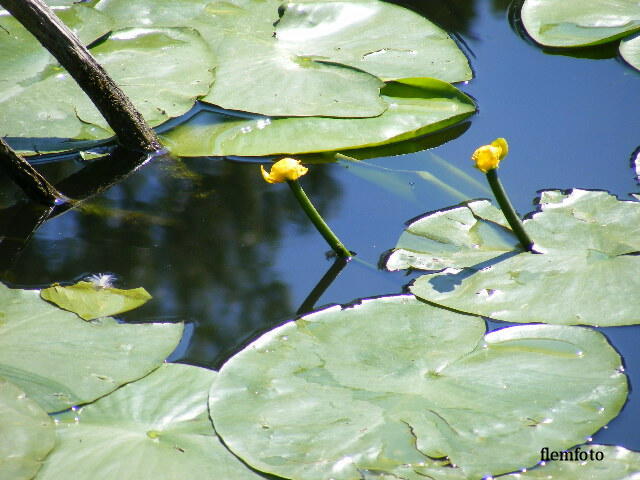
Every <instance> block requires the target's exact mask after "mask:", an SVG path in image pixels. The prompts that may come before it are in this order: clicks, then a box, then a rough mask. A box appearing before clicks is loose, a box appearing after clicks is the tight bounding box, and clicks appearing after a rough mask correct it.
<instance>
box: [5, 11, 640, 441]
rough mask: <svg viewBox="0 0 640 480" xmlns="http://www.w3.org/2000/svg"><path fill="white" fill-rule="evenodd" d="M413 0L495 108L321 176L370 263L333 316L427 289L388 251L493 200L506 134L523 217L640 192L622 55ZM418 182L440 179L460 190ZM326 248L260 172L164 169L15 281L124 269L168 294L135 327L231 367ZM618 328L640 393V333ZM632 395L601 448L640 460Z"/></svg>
mask: <svg viewBox="0 0 640 480" xmlns="http://www.w3.org/2000/svg"><path fill="white" fill-rule="evenodd" d="M399 3H405V4H411V3H412V4H413V5H414V7H415V8H416V9H417V10H422V11H425V12H427V13H429V14H430V15H431V16H432V17H431V18H437V19H438V21H439V23H441V24H442V25H443V26H445V27H447V28H449V29H450V30H452V31H453V32H454V33H456V34H458V35H459V37H460V40H461V42H463V43H464V45H466V47H464V48H467V50H466V53H467V54H468V55H469V56H470V59H471V62H472V66H473V68H474V71H475V75H476V78H475V79H474V80H472V81H471V82H469V83H468V84H467V85H463V86H461V88H462V89H463V90H464V91H465V92H467V93H468V94H471V95H472V96H474V97H475V98H476V99H477V101H478V104H479V108H480V111H479V114H477V115H476V116H474V117H473V118H472V119H471V123H470V126H469V128H468V130H467V131H466V132H465V133H464V134H463V135H462V136H460V137H459V138H457V139H455V140H453V141H451V142H449V143H447V144H445V145H442V146H440V147H438V148H435V149H433V150H430V151H427V152H421V153H416V154H410V155H405V156H400V157H393V158H380V159H375V160H369V161H367V164H366V165H361V166H359V167H355V166H351V167H349V168H347V166H346V165H345V164H333V165H319V166H315V167H312V169H311V172H310V173H309V175H307V176H306V177H305V179H304V186H305V189H306V190H307V193H308V194H309V196H310V197H311V198H312V199H313V200H314V202H315V203H316V206H317V207H318V209H319V210H320V211H322V212H323V213H324V214H325V216H326V219H327V220H328V222H329V223H330V224H331V225H332V226H333V227H334V230H335V231H336V232H337V233H338V235H339V236H340V237H341V238H342V240H343V241H344V242H345V243H346V244H347V246H348V247H349V248H350V249H351V250H354V251H356V252H357V253H358V256H357V260H356V261H353V262H351V263H350V264H348V265H347V266H346V268H345V269H344V270H343V271H342V273H341V274H340V275H339V276H338V278H337V279H336V280H335V282H333V284H331V286H330V287H329V288H328V290H327V291H326V292H325V293H324V295H322V297H321V298H320V299H319V301H318V303H317V306H320V305H325V304H330V303H345V302H350V301H352V300H353V299H356V298H358V297H368V296H374V295H381V294H393V293H400V292H401V291H402V290H403V287H404V286H405V285H406V284H407V283H408V282H409V281H410V279H411V278H410V277H406V276H405V275H404V274H402V273H388V272H383V271H381V270H379V269H378V267H377V265H378V262H379V259H380V256H381V255H382V254H383V253H384V252H385V251H386V250H388V249H390V248H392V247H393V246H394V245H395V242H396V240H397V238H398V236H399V234H400V232H401V230H402V228H403V224H404V222H405V221H406V220H408V219H410V218H413V217H415V216H417V215H420V214H421V213H423V212H425V211H430V210H435V209H438V208H442V207H445V206H448V205H452V204H455V203H458V202H459V201H461V200H463V199H466V198H472V197H482V196H484V197H486V196H488V194H487V193H486V192H485V190H484V189H483V186H482V184H481V183H480V184H478V183H475V182H478V181H480V180H482V177H481V176H480V174H479V173H478V172H476V171H474V170H473V169H472V168H471V162H470V160H469V156H470V154H471V152H472V151H473V150H474V149H475V148H476V147H477V146H479V145H482V144H485V143H488V142H489V141H491V140H493V139H494V138H495V137H498V136H502V137H506V138H507V139H508V140H509V143H510V146H511V153H510V155H509V157H508V158H507V160H506V161H505V163H504V164H503V166H502V168H501V170H500V173H501V177H502V180H503V183H504V184H505V186H506V187H507V189H508V190H509V192H510V194H511V196H512V198H513V200H514V202H515V203H516V206H517V208H518V209H519V210H520V211H521V213H525V212H527V211H529V210H531V208H532V200H533V198H534V197H535V194H536V191H537V190H540V189H544V188H563V189H564V188H570V187H580V188H589V189H607V190H609V191H611V192H613V193H616V194H617V195H619V197H620V198H628V193H630V192H638V185H637V184H636V182H635V178H634V171H633V169H632V168H631V167H630V158H631V155H632V152H633V151H634V150H635V149H636V148H637V147H638V145H639V144H640V135H639V132H640V120H639V118H640V115H639V114H640V95H639V94H638V90H639V88H640V75H639V74H638V73H637V72H634V71H633V70H632V69H631V68H629V67H627V66H625V65H624V63H623V62H622V61H621V60H619V59H617V58H615V57H613V58H606V57H610V56H611V55H612V54H614V55H615V50H613V51H612V50H611V49H607V48H604V49H599V50H597V51H588V52H582V53H583V55H586V56H590V57H605V58H602V59H595V58H573V57H569V56H563V55H557V54H554V53H545V52H543V51H541V50H540V49H538V48H536V47H535V46H533V45H531V44H529V43H527V41H525V40H523V39H522V38H520V37H519V36H518V35H517V34H516V33H515V32H514V30H513V29H512V28H511V27H510V24H509V20H508V12H507V4H508V2H505V1H494V2H489V1H476V2H473V1H457V2H420V3H419V2H410V1H409V0H407V1H406V2H401V1H400V2H399ZM423 3H424V4H426V5H423ZM450 166H453V167H455V168H454V169H453V170H452V168H451V167H450ZM74 168H77V165H74V164H73V163H70V164H67V165H62V166H61V165H56V166H55V167H48V168H47V171H48V173H49V174H50V175H63V174H64V173H65V171H68V170H72V169H74ZM455 169H457V171H456V170H455ZM407 171H422V172H429V173H430V174H431V175H433V176H435V177H436V178H438V179H440V180H442V181H443V182H445V183H446V184H447V185H448V187H443V186H442V185H441V184H439V183H438V182H434V181H428V180H426V179H425V178H423V177H421V176H419V175H417V174H415V173H410V172H407ZM461 172H462V173H461ZM465 175H466V177H465ZM326 251H327V247H326V244H325V243H324V241H323V240H322V239H321V238H320V237H319V235H318V234H317V233H316V232H315V231H314V230H312V228H311V227H310V225H309V224H308V223H307V221H306V219H305V217H304V216H303V214H302V212H301V211H300V210H299V208H298V206H297V204H295V203H294V200H293V198H292V196H291V194H290V192H289V191H288V189H287V187H286V185H275V186H274V185H267V184H266V183H265V182H264V181H263V180H262V179H261V177H260V175H259V170H258V167H257V166H256V165H254V164H247V163H239V162H232V161H228V160H227V161H225V160H220V159H207V158H204V159H183V160H181V161H172V160H161V161H156V162H152V163H151V164H150V165H147V166H145V167H144V168H143V169H141V171H140V172H138V173H136V174H135V175H133V176H131V177H130V178H128V179H127V180H126V181H124V182H122V183H120V184H118V185H116V186H115V187H113V188H111V189H110V190H108V191H107V192H106V193H104V194H103V195H101V196H99V197H97V198H95V199H93V200H91V201H90V202H88V203H86V204H85V205H84V206H83V207H82V208H81V209H79V210H74V211H70V212H67V213H66V214H64V215H61V216H59V217H57V218H55V219H53V220H51V221H49V222H47V223H46V224H44V225H43V226H42V227H41V228H40V229H39V230H38V231H37V233H36V234H35V235H34V237H33V238H32V239H31V241H30V242H29V243H28V244H27V246H26V248H25V249H24V251H23V252H22V254H21V255H20V257H19V258H18V259H17V261H16V262H15V264H14V265H13V266H12V267H11V269H10V270H9V271H8V272H6V273H5V274H4V277H3V278H2V280H4V281H7V282H11V283H12V284H15V285H33V286H35V285H42V284H46V283H51V282H63V281H71V280H73V279H75V278H77V277H79V276H81V275H84V274H89V273H98V272H113V273H115V274H117V275H118V276H119V277H120V281H119V283H118V284H117V285H118V286H120V287H123V288H128V287H137V286H144V287H145V288H146V289H147V290H149V292H150V293H151V294H152V295H153V296H154V299H153V301H151V302H150V303H149V304H147V305H146V306H144V307H143V308H141V309H139V310H138V311H135V312H131V313H130V314H127V315H125V316H124V318H125V319H126V320H128V321H150V320H156V321H166V320H183V321H185V322H187V325H188V327H187V335H186V336H185V338H184V340H183V342H182V344H181V345H180V347H179V348H178V350H177V351H176V353H175V354H174V355H173V357H172V359H173V360H179V361H183V362H188V363H194V364H198V365H205V366H210V367H217V366H219V365H220V363H221V362H222V361H223V360H224V359H225V358H226V357H227V356H228V355H229V354H230V353H231V352H233V351H235V350H236V349H237V348H239V346H240V345H242V343H243V342H245V341H246V340H247V339H249V338H251V337H252V336H254V335H255V334H256V332H259V331H261V330H263V329H267V328H269V327H271V326H273V325H276V324H278V323H280V322H282V321H284V320H286V319H289V318H292V317H293V316H295V312H296V311H297V309H298V307H299V306H300V305H301V304H302V303H303V301H304V299H305V298H306V297H307V295H308V294H309V292H310V291H311V290H312V289H313V287H314V286H315V284H316V282H318V280H319V279H320V278H321V277H322V276H323V275H324V273H325V272H326V270H327V269H328V268H329V267H330V266H331V260H329V259H327V258H326V256H325V253H326ZM501 326H504V324H500V325H498V324H496V325H493V326H492V328H497V327H501ZM603 332H604V333H605V334H606V335H607V336H608V338H609V339H610V340H611V342H612V343H613V344H614V346H615V347H616V348H617V349H618V351H619V352H620V353H621V354H622V355H623V357H624V359H625V364H626V367H627V373H628V375H629V378H630V382H631V386H632V388H634V387H635V386H636V385H638V382H639V381H640V357H639V355H638V353H637V347H636V346H637V345H638V344H639V341H640V327H622V328H608V329H603ZM629 398H630V400H629V402H628V403H627V405H626V407H625V409H624V411H623V413H622V415H621V416H620V417H618V418H617V419H616V420H614V421H613V422H612V423H611V425H610V426H609V428H608V429H606V430H603V431H602V432H600V433H598V434H597V435H596V436H595V438H594V441H597V442H600V443H616V444H621V445H623V446H625V447H628V448H632V449H636V450H640V431H639V429H638V428H637V427H638V421H637V419H638V418H640V397H638V395H637V392H636V391H635V390H632V392H631V395H630V397H629Z"/></svg>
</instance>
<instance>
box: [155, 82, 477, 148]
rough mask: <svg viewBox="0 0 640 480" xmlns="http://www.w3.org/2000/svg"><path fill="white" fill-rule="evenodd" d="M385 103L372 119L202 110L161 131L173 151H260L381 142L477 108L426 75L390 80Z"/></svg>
mask: <svg viewBox="0 0 640 480" xmlns="http://www.w3.org/2000/svg"><path fill="white" fill-rule="evenodd" d="M382 94H383V97H382V98H383V99H384V100H385V101H386V102H387V103H388V104H389V108H388V109H387V110H386V111H385V112H384V113H383V114H382V115H380V116H379V117H373V118H358V119H356V118H325V117H303V118H270V117H247V116H246V115H245V116H232V114H231V113H224V112H220V111H210V110H203V111H200V112H199V113H197V114H196V116H194V117H193V118H192V119H191V120H190V121H189V122H187V123H184V124H182V125H179V126H178V127H176V128H174V129H173V130H171V131H169V132H167V133H165V134H164V135H162V136H161V138H162V142H163V144H164V145H166V146H167V147H168V148H169V149H170V150H171V152H172V153H173V154H174V155H177V156H185V157H197V156H224V155H242V156H260V155H272V154H279V153H289V154H293V153H309V152H321V151H332V150H339V149H350V148H361V147H369V146H374V145H384V144H387V143H392V142H398V141H402V140H407V139H411V138H416V137H419V136H421V135H424V134H426V133H429V132H433V131H435V130H439V129H441V128H444V127H447V126H449V125H452V124H455V123H457V122H459V121H461V120H463V119H465V118H467V117H469V116H470V115H471V114H472V113H474V112H475V104H474V103H473V101H472V100H471V99H470V98H469V97H468V96H466V95H465V94H464V93H462V92H461V91H459V90H458V89H456V88H455V87H453V86H451V85H449V84H448V83H445V82H442V81H440V80H435V79H428V78H413V79H404V80H401V81H397V82H390V83H389V84H387V86H386V87H385V88H384V89H383V90H382Z"/></svg>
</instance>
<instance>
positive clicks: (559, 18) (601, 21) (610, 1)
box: [522, 0, 640, 47]
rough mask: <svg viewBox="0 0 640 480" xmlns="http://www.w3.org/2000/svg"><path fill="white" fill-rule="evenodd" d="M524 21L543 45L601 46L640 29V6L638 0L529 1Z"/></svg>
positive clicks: (523, 7) (523, 14)
mask: <svg viewBox="0 0 640 480" xmlns="http://www.w3.org/2000/svg"><path fill="white" fill-rule="evenodd" d="M522 22H523V24H524V27H525V28H526V29H527V33H529V35H530V36H531V37H532V38H533V39H534V40H535V41H536V42H538V43H540V44H542V45H546V46H550V47H582V46H587V45H597V44H599V43H606V42H610V41H612V40H615V39H618V38H620V37H623V36H626V35H628V34H630V33H633V32H634V31H636V30H639V29H640V5H639V4H638V2H637V1H636V0H580V1H574V2H570V1H566V0H526V1H525V2H524V4H523V6H522Z"/></svg>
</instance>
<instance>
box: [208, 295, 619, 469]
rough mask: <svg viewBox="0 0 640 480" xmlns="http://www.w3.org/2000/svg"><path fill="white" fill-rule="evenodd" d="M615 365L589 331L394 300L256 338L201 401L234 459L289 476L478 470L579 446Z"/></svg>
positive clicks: (603, 410) (611, 386) (602, 406)
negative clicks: (503, 322)
mask: <svg viewBox="0 0 640 480" xmlns="http://www.w3.org/2000/svg"><path fill="white" fill-rule="evenodd" d="M622 370H623V369H622V366H621V359H620V357H619V356H618V354H617V353H616V352H615V351H614V350H613V348H612V347H611V346H610V345H609V344H608V343H607V340H606V339H605V337H604V336H603V335H602V334H600V333H599V332H597V331H594V330H591V329H586V328H581V327H568V326H555V325H553V326H552V325H527V326H518V327H511V328H505V329H502V330H497V331H494V332H491V333H489V334H486V335H485V326H484V322H483V321H482V320H481V319H480V318H478V317H473V316H468V315H461V314H458V313H455V312H451V311H447V310H444V309H439V308H435V307H432V306H430V305H427V304H424V303H422V302H420V301H418V300H417V299H416V298H415V297H413V296H409V295H400V296H391V297H382V298H377V299H368V300H363V301H361V303H359V304H357V305H353V306H349V307H345V308H343V307H340V306H335V307H331V308H328V309H325V310H321V311H319V312H316V313H313V314H310V315H307V316H304V317H302V318H300V319H299V320H297V321H295V322H288V323H286V324H284V325H282V326H280V327H278V328H276V329H274V330H272V331H270V332H268V333H266V334H264V335H263V336H262V337H260V338H259V339H257V340H256V341H254V342H253V343H251V344H250V345H248V346H247V347H246V348H245V349H244V350H242V351H241V352H239V353H238V354H236V355H234V356H233V357H232V358H231V359H230V360H229V361H228V362H227V363H226V364H225V365H224V366H223V367H222V369H221V370H220V374H219V375H218V377H217V379H216V380H215V382H214V384H213V386H212V388H211V393H210V405H209V408H210V413H211V417H212V419H213V423H214V426H215V428H216V431H217V432H218V434H219V435H220V436H221V437H222V439H223V441H224V442H225V444H226V445H227V446H228V447H229V448H230V449H231V450H232V451H233V452H234V453H235V454H236V455H238V456H239V457H240V458H242V459H243V460H244V461H246V462H247V463H248V464H249V465H251V466H253V467H255V468H257V469H259V470H261V471H264V472H268V473H273V474H276V475H279V476H283V477H286V478H304V479H306V480H315V479H318V480H326V479H328V478H332V479H335V480H345V479H349V480H352V479H353V480H356V479H361V478H363V477H364V478H374V477H375V478H405V479H410V480H417V479H424V477H425V476H428V477H429V478H434V479H439V478H460V476H459V474H460V473H462V474H463V475H464V476H463V477H462V478H481V477H483V476H485V475H489V474H493V475H495V474H499V473H505V472H510V471H513V470H516V469H520V468H523V467H530V466H532V465H534V464H535V463H536V462H537V461H538V460H539V458H540V449H541V448H542V447H543V446H548V447H549V448H551V449H565V448H569V447H570V446H572V445H575V444H577V443H582V442H583V440H584V438H585V437H587V436H588V435H591V434H592V433H593V432H595V431H596V430H598V429H599V428H600V427H601V426H603V425H605V424H606V423H607V422H608V421H609V420H610V419H612V418H613V417H615V416H616V415H617V414H618V412H619V410H620V408H621V407H622V405H623V403H624V401H625V398H626V395H627V381H626V377H625V375H624V374H623V373H622ZM449 462H450V463H453V464H455V465H457V466H458V467H459V470H455V469H453V468H451V466H447V465H448V464H449ZM454 476H457V477H454Z"/></svg>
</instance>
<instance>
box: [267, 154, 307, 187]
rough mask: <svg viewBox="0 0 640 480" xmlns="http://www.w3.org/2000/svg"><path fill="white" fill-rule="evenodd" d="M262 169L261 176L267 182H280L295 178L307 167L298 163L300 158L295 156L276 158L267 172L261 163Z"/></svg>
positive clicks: (305, 170)
mask: <svg viewBox="0 0 640 480" xmlns="http://www.w3.org/2000/svg"><path fill="white" fill-rule="evenodd" d="M260 170H261V171H262V178H264V179H265V181H267V182H269V183H282V182H286V181H289V180H297V179H299V178H300V177H301V176H303V175H304V174H305V173H307V172H308V171H309V169H308V168H307V167H305V166H303V165H302V164H301V163H300V160H296V159H295V158H283V159H282V160H278V161H277V162H276V163H274V164H273V166H272V167H271V172H267V171H266V170H265V169H264V167H263V166H262V165H260Z"/></svg>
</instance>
